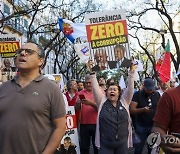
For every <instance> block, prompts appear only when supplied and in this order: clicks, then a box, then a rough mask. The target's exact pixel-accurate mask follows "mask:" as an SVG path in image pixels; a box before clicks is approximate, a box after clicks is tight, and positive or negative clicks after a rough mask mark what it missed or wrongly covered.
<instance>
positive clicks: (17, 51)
mask: <svg viewBox="0 0 180 154" xmlns="http://www.w3.org/2000/svg"><path fill="white" fill-rule="evenodd" d="M23 51H25V53H26V54H27V55H32V54H34V53H37V54H38V56H39V57H41V55H40V54H39V53H38V52H37V51H35V50H33V49H18V50H16V55H20V54H21V52H23Z"/></svg>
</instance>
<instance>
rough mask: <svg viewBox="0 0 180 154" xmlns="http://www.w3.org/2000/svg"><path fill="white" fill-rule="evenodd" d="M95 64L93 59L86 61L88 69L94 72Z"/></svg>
mask: <svg viewBox="0 0 180 154" xmlns="http://www.w3.org/2000/svg"><path fill="white" fill-rule="evenodd" d="M93 64H94V62H93V61H92V60H91V59H90V60H88V62H87V63H86V66H87V70H88V71H89V72H92V68H93Z"/></svg>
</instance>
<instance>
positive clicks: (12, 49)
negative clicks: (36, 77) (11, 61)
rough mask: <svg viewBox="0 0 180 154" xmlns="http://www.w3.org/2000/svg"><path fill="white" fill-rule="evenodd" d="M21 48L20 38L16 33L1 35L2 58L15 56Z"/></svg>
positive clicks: (0, 50)
mask: <svg viewBox="0 0 180 154" xmlns="http://www.w3.org/2000/svg"><path fill="white" fill-rule="evenodd" d="M19 48H20V41H19V38H18V37H17V36H16V35H14V34H4V35H1V36H0V54H1V57H2V58H10V57H15V54H16V50H17V49H19Z"/></svg>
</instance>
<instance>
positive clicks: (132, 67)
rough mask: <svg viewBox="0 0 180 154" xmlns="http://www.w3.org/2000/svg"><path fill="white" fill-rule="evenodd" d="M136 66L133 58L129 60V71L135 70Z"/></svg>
mask: <svg viewBox="0 0 180 154" xmlns="http://www.w3.org/2000/svg"><path fill="white" fill-rule="evenodd" d="M136 68H137V62H136V61H134V60H132V61H131V67H130V71H133V72H134V71H135V70H136Z"/></svg>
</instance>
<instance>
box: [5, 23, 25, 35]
mask: <svg viewBox="0 0 180 154" xmlns="http://www.w3.org/2000/svg"><path fill="white" fill-rule="evenodd" d="M4 26H7V27H9V28H11V29H13V30H14V31H17V32H19V33H21V34H23V35H26V34H27V31H26V30H25V28H24V27H23V26H22V25H21V24H19V23H16V22H15V19H10V20H8V21H5V22H4Z"/></svg>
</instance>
